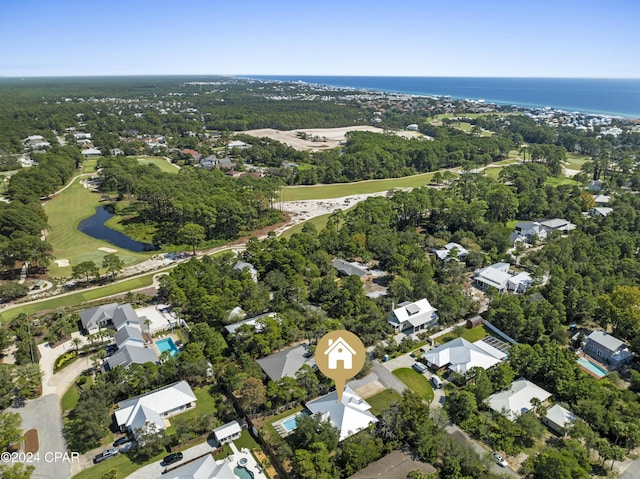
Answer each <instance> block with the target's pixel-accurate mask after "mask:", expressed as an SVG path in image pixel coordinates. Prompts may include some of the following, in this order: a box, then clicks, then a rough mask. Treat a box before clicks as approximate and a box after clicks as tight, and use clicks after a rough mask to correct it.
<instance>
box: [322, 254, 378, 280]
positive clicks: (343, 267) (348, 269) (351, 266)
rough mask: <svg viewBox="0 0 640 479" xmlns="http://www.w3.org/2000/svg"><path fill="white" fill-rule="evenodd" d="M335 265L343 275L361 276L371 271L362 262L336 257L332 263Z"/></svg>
mask: <svg viewBox="0 0 640 479" xmlns="http://www.w3.org/2000/svg"><path fill="white" fill-rule="evenodd" d="M331 264H332V265H333V267H334V268H335V269H336V270H337V271H338V273H339V274H341V275H343V276H351V275H356V276H358V277H359V278H362V277H363V276H367V275H369V274H370V273H371V272H370V271H369V268H367V267H366V266H365V265H363V264H362V263H357V262H355V261H354V262H351V263H350V262H348V261H345V260H343V259H337V258H336V259H334V260H333V261H332V263H331Z"/></svg>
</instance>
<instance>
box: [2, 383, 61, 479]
mask: <svg viewBox="0 0 640 479" xmlns="http://www.w3.org/2000/svg"><path fill="white" fill-rule="evenodd" d="M59 401H60V399H59V398H58V396H57V395H55V394H48V395H46V396H43V397H41V398H38V399H33V400H30V401H27V403H26V404H25V406H24V407H20V408H10V409H8V411H11V412H17V413H18V414H20V416H21V417H22V430H23V431H24V432H26V431H28V430H29V429H37V430H38V441H39V444H40V448H39V449H38V452H39V454H38V455H37V456H36V455H34V457H33V458H32V459H34V460H32V461H31V462H29V464H31V465H33V466H35V470H34V471H33V474H32V477H37V478H40V479H67V478H70V477H71V472H70V461H71V460H73V458H71V457H69V456H66V457H63V454H65V453H66V452H67V446H66V443H65V441H64V438H63V436H62V431H63V424H62V411H61V410H60V402H59ZM56 453H57V455H56ZM35 458H38V460H37V461H36V460H35Z"/></svg>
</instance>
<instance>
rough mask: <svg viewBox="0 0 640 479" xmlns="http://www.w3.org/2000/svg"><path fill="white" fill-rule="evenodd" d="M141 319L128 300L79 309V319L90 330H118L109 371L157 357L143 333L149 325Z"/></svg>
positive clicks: (105, 365) (108, 363)
mask: <svg viewBox="0 0 640 479" xmlns="http://www.w3.org/2000/svg"><path fill="white" fill-rule="evenodd" d="M142 319H144V318H139V317H138V315H137V314H136V312H135V311H134V309H133V307H132V306H131V304H129V303H127V304H122V305H119V304H118V303H110V304H105V305H102V306H98V307H96V308H90V309H85V310H83V311H80V323H81V324H82V327H83V329H84V330H85V331H86V332H87V333H88V334H94V333H96V332H98V331H99V330H100V329H103V328H113V329H115V330H116V333H115V335H114V340H115V343H116V346H117V347H118V350H117V351H116V352H115V353H114V354H113V355H111V356H110V357H108V358H107V359H106V360H105V362H104V364H103V368H104V370H106V371H108V370H109V369H113V368H115V367H116V366H123V367H125V368H126V367H129V365H130V364H132V363H137V364H144V363H146V362H152V363H155V362H157V361H158V354H157V353H156V351H155V349H152V348H147V347H146V345H145V342H144V338H143V333H144V332H145V331H146V329H147V328H148V326H147V325H146V324H144V321H143V320H142Z"/></svg>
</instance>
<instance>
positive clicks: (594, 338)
mask: <svg viewBox="0 0 640 479" xmlns="http://www.w3.org/2000/svg"><path fill="white" fill-rule="evenodd" d="M582 351H583V352H585V353H586V354H588V355H589V356H591V357H592V358H593V359H595V360H596V361H598V362H600V363H602V364H604V365H606V366H607V367H608V368H609V369H618V368H620V367H621V366H623V365H624V364H627V363H628V362H630V361H631V359H632V357H633V354H632V353H631V351H629V348H628V346H627V345H626V344H625V343H624V342H622V341H620V340H619V339H618V338H615V337H613V336H611V335H610V334H608V333H606V332H605V331H593V332H592V333H591V334H590V335H589V336H587V339H586V340H585V342H584V346H582Z"/></svg>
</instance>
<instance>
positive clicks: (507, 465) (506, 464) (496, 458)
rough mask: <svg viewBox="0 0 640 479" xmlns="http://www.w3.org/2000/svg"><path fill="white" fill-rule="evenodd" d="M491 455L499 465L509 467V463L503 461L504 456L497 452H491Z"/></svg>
mask: <svg viewBox="0 0 640 479" xmlns="http://www.w3.org/2000/svg"><path fill="white" fill-rule="evenodd" d="M491 455H492V456H493V458H494V459H495V461H496V462H497V463H498V464H499V465H500V466H502V467H509V463H508V462H507V461H505V460H504V457H502V456H501V455H500V454H498V453H497V452H492V453H491Z"/></svg>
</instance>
